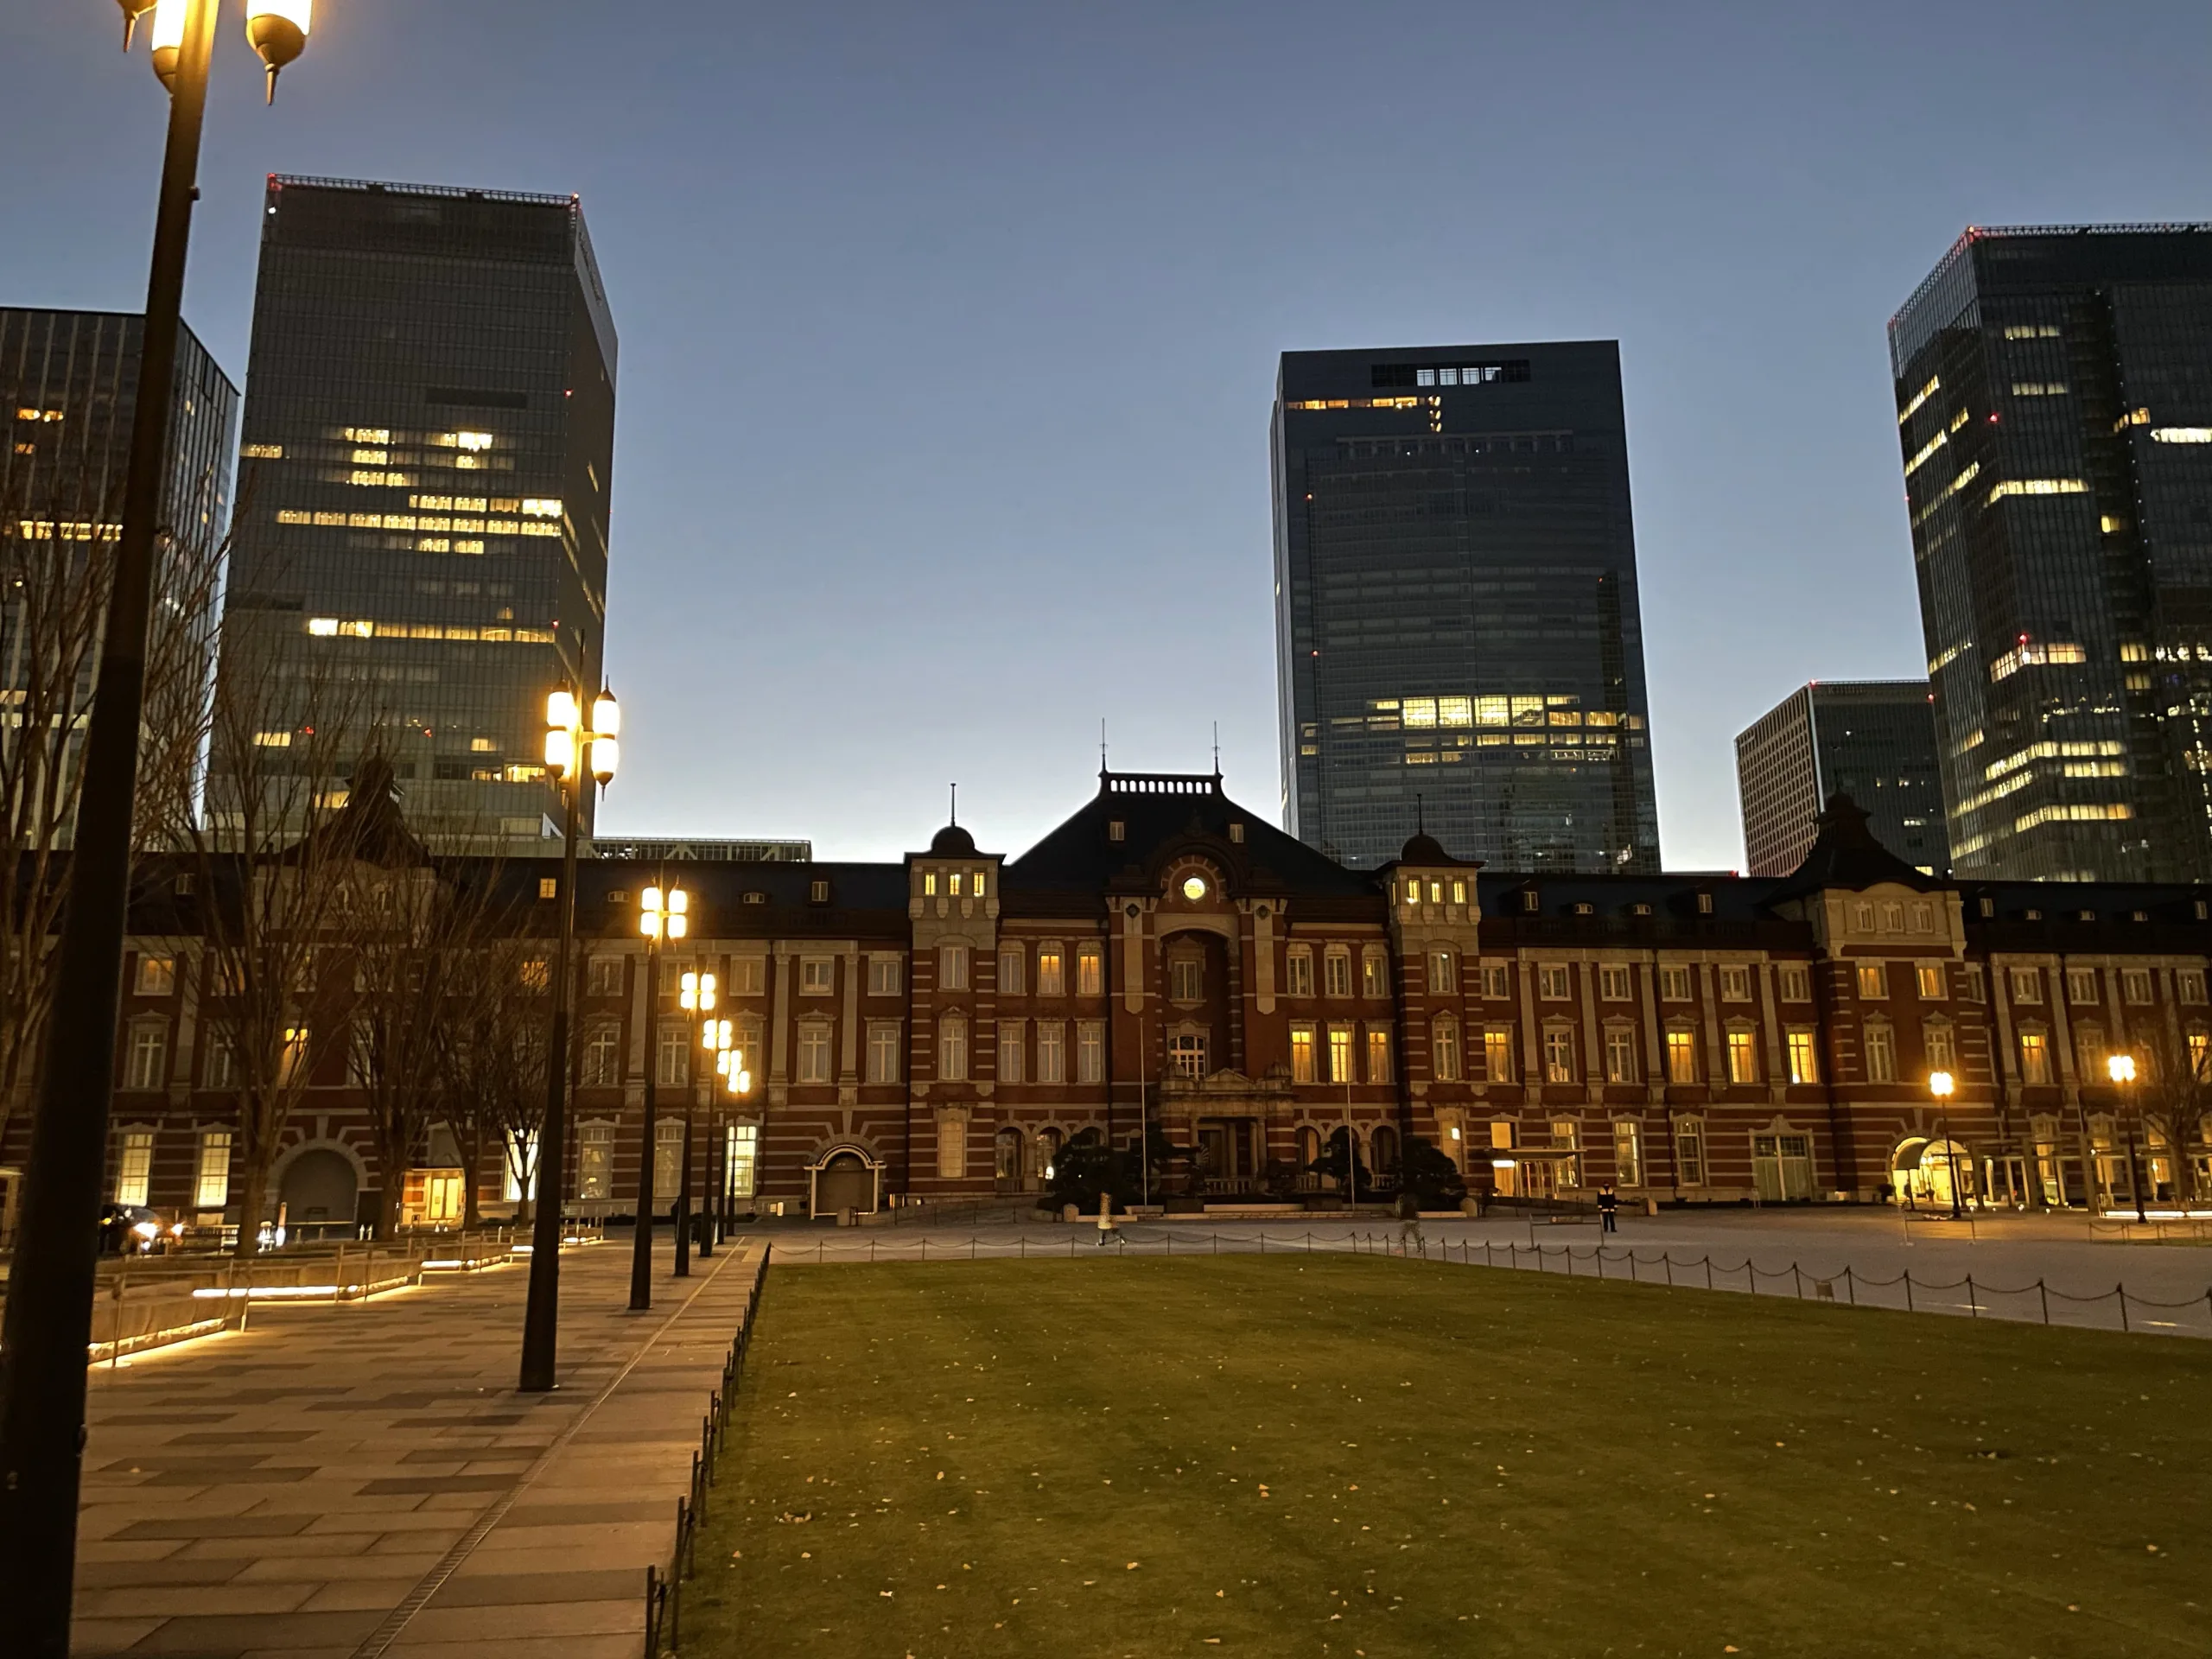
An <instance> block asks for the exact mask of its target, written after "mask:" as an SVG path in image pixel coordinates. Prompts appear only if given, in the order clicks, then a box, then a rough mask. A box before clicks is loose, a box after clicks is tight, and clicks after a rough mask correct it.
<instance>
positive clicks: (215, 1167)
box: [192, 1129, 231, 1210]
mask: <svg viewBox="0 0 2212 1659" xmlns="http://www.w3.org/2000/svg"><path fill="white" fill-rule="evenodd" d="M230 1201H231V1132H230V1131H229V1130H228V1129H202V1130H201V1131H200V1159H199V1162H198V1165H197V1166H196V1167H195V1168H194V1171H193V1181H192V1205H193V1208H194V1209H195V1210H220V1209H221V1208H222V1207H223V1206H224V1205H226V1204H228V1203H229V1202H230Z"/></svg>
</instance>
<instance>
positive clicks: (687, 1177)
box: [672, 972, 729, 1279]
mask: <svg viewBox="0 0 2212 1659" xmlns="http://www.w3.org/2000/svg"><path fill="white" fill-rule="evenodd" d="M679 1000H680V1001H682V1002H683V1011H684V1012H685V1013H686V1014H690V1015H692V1016H693V1018H692V1021H691V1025H692V1029H693V1032H694V1033H695V1034H696V1036H697V1037H698V1039H699V1046H701V1047H702V1048H704V1049H706V1050H707V1051H709V1052H713V1050H714V1047H715V1038H716V1037H718V1036H721V1033H724V1032H726V1031H728V1029H729V1022H728V1020H701V1019H699V1018H698V1017H697V1016H699V1015H701V1014H711V1013H712V1012H714V1007H715V976H713V975H712V974H702V973H696V972H693V973H687V974H685V975H684V976H683V996H682V997H681V999H679ZM724 1040H727V1039H724ZM698 1097H699V1090H698V1085H697V1084H694V1083H693V1082H692V1081H691V1080H690V1075H689V1073H688V1071H687V1073H686V1076H685V1078H684V1084H683V1163H682V1166H681V1173H679V1174H678V1175H677V1178H676V1207H675V1209H674V1211H673V1212H672V1214H673V1218H674V1220H675V1222H676V1276H677V1278H679V1279H689V1278H690V1276H691V1131H692V1128H693V1124H692V1122H691V1108H692V1105H693V1103H695V1102H696V1100H697V1099H698ZM700 1254H701V1255H706V1254H707V1252H706V1251H705V1250H702V1251H700Z"/></svg>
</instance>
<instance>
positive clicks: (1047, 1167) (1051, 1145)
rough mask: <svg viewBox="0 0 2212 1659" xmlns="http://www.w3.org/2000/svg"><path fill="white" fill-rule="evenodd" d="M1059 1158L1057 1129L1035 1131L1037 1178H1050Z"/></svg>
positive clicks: (1055, 1171)
mask: <svg viewBox="0 0 2212 1659" xmlns="http://www.w3.org/2000/svg"><path fill="white" fill-rule="evenodd" d="M1059 1160H1060V1132H1059V1131H1058V1129H1039V1130H1038V1131H1037V1174H1038V1177H1039V1179H1043V1180H1047V1181H1049V1180H1051V1179H1052V1177H1053V1175H1054V1174H1055V1173H1057V1166H1058V1163H1059Z"/></svg>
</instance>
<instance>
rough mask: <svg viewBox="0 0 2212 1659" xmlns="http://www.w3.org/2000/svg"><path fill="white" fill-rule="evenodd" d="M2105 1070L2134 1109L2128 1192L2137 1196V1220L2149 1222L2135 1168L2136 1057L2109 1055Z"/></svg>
mask: <svg viewBox="0 0 2212 1659" xmlns="http://www.w3.org/2000/svg"><path fill="white" fill-rule="evenodd" d="M2105 1070H2106V1071H2108V1072H2110V1073H2111V1074H2112V1085H2113V1089H2114V1090H2116V1091H2117V1092H2118V1093H2119V1095H2120V1099H2121V1100H2123V1101H2125V1102H2126V1103H2127V1104H2128V1105H2129V1107H2130V1108H2131V1110H2130V1111H2129V1112H2128V1115H2127V1190H2128V1191H2129V1192H2132V1193H2133V1194H2134V1196H2135V1219H2136V1220H2138V1221H2148V1220H2150V1217H2148V1216H2146V1215H2145V1214H2144V1213H2143V1177H2142V1175H2141V1174H2140V1173H2139V1172H2138V1170H2137V1169H2136V1167H2135V1118H2136V1114H2137V1113H2139V1112H2140V1111H2141V1110H2142V1103H2141V1102H2140V1100H2139V1098H2138V1097H2137V1096H2136V1094H2135V1057H2134V1056H2133V1054H2113V1055H2109V1056H2107V1058H2106V1060H2105Z"/></svg>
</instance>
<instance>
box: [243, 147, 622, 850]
mask: <svg viewBox="0 0 2212 1659" xmlns="http://www.w3.org/2000/svg"><path fill="white" fill-rule="evenodd" d="M266 207H267V211H266V213H265V214H264V218H263V220H262V227H263V232H262V247H261V269H260V277H259V287H258V289H257V293H256V295H255V300H254V318H253V347H252V354H251V360H250V363H249V367H248V373H247V378H246V399H245V430H244V445H243V473H242V476H241V479H240V485H239V511H238V536H237V547H236V551H235V555H234V558H233V575H232V582H231V588H230V594H229V603H228V608H227V611H226V624H227V629H228V636H229V637H228V639H226V650H225V657H224V671H225V672H226V674H227V673H230V672H232V671H233V668H234V665H235V667H236V670H237V671H238V672H251V673H254V674H256V675H259V676H263V677H265V678H266V680H267V682H268V683H269V684H270V686H271V688H272V690H271V696H270V707H271V714H270V728H271V735H270V741H271V742H272V743H279V742H281V741H283V734H284V730H285V728H287V726H288V725H290V724H296V723H302V722H311V721H314V720H315V718H316V717H317V715H318V709H317V708H316V707H315V704H316V703H317V702H321V703H322V704H324V705H325V707H324V708H323V709H322V711H321V712H322V714H323V717H325V718H336V717H338V716H337V715H335V713H334V711H333V710H332V709H330V708H329V707H328V706H327V705H329V704H330V703H331V702H336V701H343V702H345V704H346V715H345V716H344V717H345V718H346V719H347V720H349V721H353V722H356V723H358V724H359V727H360V728H361V731H362V747H363V749H364V751H365V750H366V749H367V748H368V747H372V746H373V747H378V748H380V749H381V750H383V752H384V753H385V754H386V755H387V756H388V757H389V758H390V759H391V761H392V762H393V765H394V767H395V770H396V771H397V774H398V778H399V783H400V787H401V789H402V791H403V792H404V796H405V801H406V811H407V815H408V820H409V822H410V823H411V824H412V825H414V826H415V828H416V829H417V830H418V831H420V832H422V833H423V834H424V835H426V836H430V837H431V838H433V839H435V840H446V841H451V840H455V839H469V840H474V839H486V838H497V837H507V838H513V837H518V836H537V835H539V834H540V833H543V832H547V831H550V828H551V826H552V825H554V824H556V823H557V822H558V821H559V810H558V805H557V799H556V791H555V790H554V787H553V785H551V783H550V781H549V780H548V779H546V777H545V775H544V772H543V766H542V764H541V762H542V753H541V747H542V741H543V730H544V706H545V694H546V693H547V692H548V691H550V690H553V689H555V688H556V686H560V685H564V684H569V683H580V684H581V685H582V686H583V687H584V689H585V690H587V692H588V691H590V690H595V689H596V688H597V686H598V683H599V679H600V671H601V641H602V633H603V618H604V616H605V613H606V604H607V599H606V595H607V503H608V493H609V490H610V488H611V486H612V484H613V477H612V472H613V439H614V380H615V337H614V326H613V318H612V316H611V315H610V314H609V312H608V309H607V296H606V293H605V291H604V289H603V288H602V287H601V282H600V276H599V268H598V264H597V262H596V261H595V260H594V257H593V255H592V249H591V242H590V238H588V236H587V235H586V233H585V230H584V220H583V213H582V208H581V207H579V206H578V204H577V202H576V200H575V198H573V197H569V196H541V195H521V194H513V193H512V192H506V191H496V190H462V189H448V188H438V187H432V186H423V185H398V184H370V183H358V182H347V181H335V180H327V179H302V178H290V177H284V176H281V175H280V176H276V177H272V178H271V179H270V181H269V188H268V194H267V202H266ZM308 687H313V688H315V690H314V692H313V695H309V694H308V692H307V690H305V688H308ZM215 784H216V794H217V797H218V799H219V795H220V789H221V785H222V780H221V779H220V778H218V779H216V780H215ZM587 810H588V809H587ZM587 827H588V823H587Z"/></svg>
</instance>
